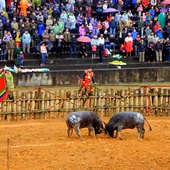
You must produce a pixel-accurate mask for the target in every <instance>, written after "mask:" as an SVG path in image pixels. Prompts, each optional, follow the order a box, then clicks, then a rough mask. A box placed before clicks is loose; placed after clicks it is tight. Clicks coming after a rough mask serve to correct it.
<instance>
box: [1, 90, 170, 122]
mask: <svg viewBox="0 0 170 170" xmlns="http://www.w3.org/2000/svg"><path fill="white" fill-rule="evenodd" d="M77 110H92V111H94V112H95V113H97V114H98V115H99V116H106V117H107V116H108V117H110V116H112V115H114V114H116V113H118V112H120V111H137V112H140V113H141V114H143V115H145V116H170V88H168V87H167V88H154V87H141V88H139V89H125V90H115V89H108V90H101V89H98V88H95V89H94V95H93V96H89V97H87V96H79V95H78V91H76V90H74V91H69V92H68V91H66V90H58V91H54V90H53V91H52V90H51V91H49V89H48V90H47V89H43V88H36V89H33V90H32V91H22V90H16V91H13V96H10V98H8V99H6V100H4V101H3V102H2V103H0V120H2V121H4V120H7V121H11V120H29V119H50V118H52V119H55V118H57V117H60V118H61V117H64V118H66V116H67V115H68V114H69V113H70V112H72V111H77Z"/></svg>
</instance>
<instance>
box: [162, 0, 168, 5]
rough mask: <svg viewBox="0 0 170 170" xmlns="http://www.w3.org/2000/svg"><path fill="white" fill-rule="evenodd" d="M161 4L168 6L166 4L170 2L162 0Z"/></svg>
mask: <svg viewBox="0 0 170 170" xmlns="http://www.w3.org/2000/svg"><path fill="white" fill-rule="evenodd" d="M161 4H163V5H168V4H170V0H164V1H163V2H161Z"/></svg>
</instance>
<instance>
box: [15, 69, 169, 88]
mask: <svg viewBox="0 0 170 170" xmlns="http://www.w3.org/2000/svg"><path fill="white" fill-rule="evenodd" d="M82 73H83V70H78V71H71V70H68V71H60V72H59V71H58V72H48V73H19V74H14V81H15V85H16V86H41V85H42V86H44V85H49V86H56V85H57V86H62V85H78V83H79V81H78V78H77V76H79V77H82ZM94 74H95V80H96V82H97V83H99V84H117V83H135V82H169V81H170V68H168V67H164V68H141V69H139V68H135V69H112V70H110V69H108V70H107V69H106V70H97V69H96V70H94Z"/></svg>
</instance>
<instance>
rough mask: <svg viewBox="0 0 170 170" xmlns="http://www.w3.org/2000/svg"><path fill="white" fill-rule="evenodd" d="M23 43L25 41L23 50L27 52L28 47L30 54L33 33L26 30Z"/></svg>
mask: <svg viewBox="0 0 170 170" xmlns="http://www.w3.org/2000/svg"><path fill="white" fill-rule="evenodd" d="M22 43H23V52H24V54H25V52H26V49H27V53H28V54H30V43H31V35H30V34H29V32H28V31H27V30H26V31H25V33H24V34H23V36H22Z"/></svg>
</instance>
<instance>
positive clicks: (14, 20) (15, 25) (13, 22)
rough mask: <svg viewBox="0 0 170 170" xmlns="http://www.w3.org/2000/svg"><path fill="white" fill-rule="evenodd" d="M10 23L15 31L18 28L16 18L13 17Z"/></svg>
mask: <svg viewBox="0 0 170 170" xmlns="http://www.w3.org/2000/svg"><path fill="white" fill-rule="evenodd" d="M11 25H12V26H13V28H14V29H15V30H16V31H17V30H18V28H19V25H18V23H17V22H16V18H14V19H13V21H12V22H11Z"/></svg>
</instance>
